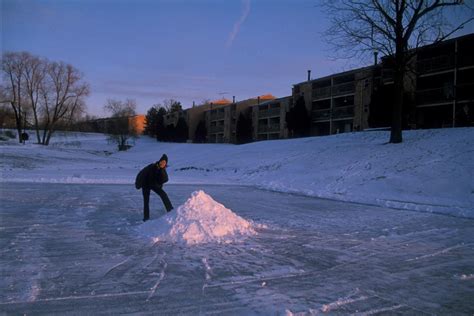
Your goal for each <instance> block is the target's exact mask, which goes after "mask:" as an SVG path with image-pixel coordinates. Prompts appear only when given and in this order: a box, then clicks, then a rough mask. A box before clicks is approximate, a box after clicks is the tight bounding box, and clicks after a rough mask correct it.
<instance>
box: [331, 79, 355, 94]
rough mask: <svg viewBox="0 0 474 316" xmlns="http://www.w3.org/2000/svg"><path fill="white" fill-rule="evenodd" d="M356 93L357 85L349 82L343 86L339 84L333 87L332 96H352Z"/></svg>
mask: <svg viewBox="0 0 474 316" xmlns="http://www.w3.org/2000/svg"><path fill="white" fill-rule="evenodd" d="M354 91H355V83H354V82H348V83H343V84H338V85H336V86H333V87H332V95H333V96H335V95H341V94H350V93H354Z"/></svg>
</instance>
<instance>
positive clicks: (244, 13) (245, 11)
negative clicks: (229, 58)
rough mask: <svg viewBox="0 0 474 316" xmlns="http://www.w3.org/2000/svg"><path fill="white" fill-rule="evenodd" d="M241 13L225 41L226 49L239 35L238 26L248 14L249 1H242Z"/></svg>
mask: <svg viewBox="0 0 474 316" xmlns="http://www.w3.org/2000/svg"><path fill="white" fill-rule="evenodd" d="M242 5H243V11H242V15H241V16H240V18H239V20H238V21H237V22H235V24H234V28H233V30H232V32H231V33H230V35H229V38H228V39H227V48H229V47H231V46H232V43H233V42H234V39H235V37H236V36H237V34H239V31H240V26H241V25H242V24H243V23H244V21H245V19H246V18H247V16H248V15H249V13H250V0H242Z"/></svg>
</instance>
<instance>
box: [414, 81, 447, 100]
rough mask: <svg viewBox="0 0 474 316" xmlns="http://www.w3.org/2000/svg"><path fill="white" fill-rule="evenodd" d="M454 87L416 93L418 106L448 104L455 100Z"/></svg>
mask: <svg viewBox="0 0 474 316" xmlns="http://www.w3.org/2000/svg"><path fill="white" fill-rule="evenodd" d="M453 92H454V91H453V86H452V85H448V86H445V87H443V88H436V89H426V90H419V91H417V92H416V104H417V105H426V104H436V103H447V102H450V101H452V100H453V99H454V93H453Z"/></svg>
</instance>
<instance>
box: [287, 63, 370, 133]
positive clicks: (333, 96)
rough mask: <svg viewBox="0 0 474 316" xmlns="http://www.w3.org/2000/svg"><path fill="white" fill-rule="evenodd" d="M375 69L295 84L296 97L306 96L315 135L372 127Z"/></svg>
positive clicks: (354, 71) (358, 70) (367, 68)
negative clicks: (369, 120)
mask: <svg viewBox="0 0 474 316" xmlns="http://www.w3.org/2000/svg"><path fill="white" fill-rule="evenodd" d="M374 68H375V67H374V66H370V67H364V68H359V69H355V70H351V71H346V72H342V73H338V74H333V75H330V76H326V77H323V78H318V79H313V80H311V79H310V72H308V80H307V81H305V82H301V83H298V84H295V85H293V91H292V96H293V99H294V100H296V99H297V98H299V97H300V96H303V97H304V100H305V105H306V108H307V110H308V112H309V113H310V116H311V135H313V136H321V135H331V134H337V133H344V132H352V131H354V130H362V129H364V128H367V127H368V115H369V107H370V102H371V96H372V90H373V83H374Z"/></svg>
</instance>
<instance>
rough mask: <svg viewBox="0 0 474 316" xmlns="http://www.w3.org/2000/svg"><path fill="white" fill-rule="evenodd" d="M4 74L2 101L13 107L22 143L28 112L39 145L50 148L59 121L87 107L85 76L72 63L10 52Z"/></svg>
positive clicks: (3, 64) (5, 55)
mask: <svg viewBox="0 0 474 316" xmlns="http://www.w3.org/2000/svg"><path fill="white" fill-rule="evenodd" d="M2 73H3V77H4V79H5V80H4V82H5V83H4V84H3V85H2V86H1V90H2V91H1V92H2V93H1V94H2V99H5V100H8V102H9V103H10V104H11V107H12V109H13V112H14V115H15V120H16V125H17V130H18V135H19V140H20V142H21V132H22V126H24V125H25V124H26V123H25V122H26V114H27V113H28V112H29V111H31V112H32V113H33V118H34V121H33V125H34V126H35V130H36V138H37V141H38V143H39V144H43V145H48V144H49V141H50V139H51V135H52V134H53V132H54V131H55V129H56V127H57V125H58V122H59V121H60V120H63V119H65V118H67V117H73V116H75V115H76V113H78V112H79V111H83V109H84V107H85V103H84V100H83V98H84V97H85V96H87V95H88V93H89V87H88V85H87V84H86V83H84V82H83V81H82V74H81V73H80V72H79V71H78V70H77V69H76V68H74V67H73V66H71V65H69V64H65V63H62V62H49V61H48V60H46V59H42V58H39V57H37V56H33V55H31V54H30V53H27V52H7V53H5V54H3V56H2ZM5 100H2V102H3V101H5ZM41 129H43V135H42V137H41V133H40V130H41Z"/></svg>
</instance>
